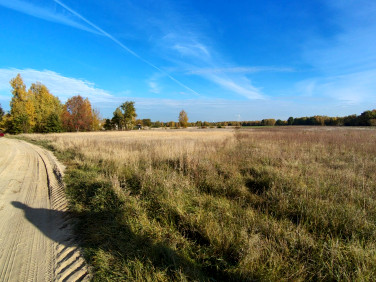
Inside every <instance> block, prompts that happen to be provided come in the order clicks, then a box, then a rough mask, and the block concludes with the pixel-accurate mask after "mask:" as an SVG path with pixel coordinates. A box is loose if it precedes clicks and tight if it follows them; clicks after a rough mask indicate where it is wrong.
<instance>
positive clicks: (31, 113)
mask: <svg viewBox="0 0 376 282" xmlns="http://www.w3.org/2000/svg"><path fill="white" fill-rule="evenodd" d="M10 85H11V87H12V94H13V97H12V100H11V102H10V113H11V115H12V123H13V125H12V133H20V132H24V133H26V132H31V131H32V129H33V127H34V125H35V108H34V103H33V102H32V100H31V99H30V97H29V95H28V92H26V85H25V84H24V82H23V80H22V77H21V75H20V74H18V75H17V76H16V77H15V78H13V79H12V80H11V81H10Z"/></svg>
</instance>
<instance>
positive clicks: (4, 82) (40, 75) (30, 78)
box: [0, 69, 114, 103]
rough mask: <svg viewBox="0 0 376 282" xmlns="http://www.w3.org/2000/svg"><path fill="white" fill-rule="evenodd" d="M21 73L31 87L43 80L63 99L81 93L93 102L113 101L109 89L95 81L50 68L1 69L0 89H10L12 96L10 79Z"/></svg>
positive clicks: (53, 92)
mask: <svg viewBox="0 0 376 282" xmlns="http://www.w3.org/2000/svg"><path fill="white" fill-rule="evenodd" d="M18 73H19V74H21V76H22V79H23V81H24V83H25V84H26V85H27V86H28V87H29V86H30V85H31V84H32V83H35V82H37V81H38V82H41V83H43V84H44V85H46V86H47V88H48V89H49V90H50V91H51V93H52V94H54V95H56V96H58V97H59V98H60V99H61V100H62V101H65V100H66V99H68V98H70V97H72V96H75V95H81V96H83V97H87V98H89V99H90V101H91V102H93V103H100V102H109V101H113V99H114V97H113V96H112V95H111V94H110V93H108V92H107V91H105V90H103V89H100V88H97V87H96V86H95V84H94V83H92V82H89V81H86V80H83V79H77V78H71V77H66V76H63V75H61V74H58V73H56V72H54V71H50V70H43V71H39V70H34V69H23V70H22V69H0V91H8V93H9V97H10V95H11V94H10V85H9V81H10V80H11V79H12V78H14V77H15V76H16V75H17V74H18Z"/></svg>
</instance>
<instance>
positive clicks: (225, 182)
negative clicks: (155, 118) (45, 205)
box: [25, 127, 376, 281]
mask: <svg viewBox="0 0 376 282" xmlns="http://www.w3.org/2000/svg"><path fill="white" fill-rule="evenodd" d="M25 136H26V137H28V138H31V139H34V140H37V141H39V142H45V141H46V140H47V141H49V142H50V143H51V144H52V145H53V146H54V148H55V149H56V150H57V151H58V152H60V156H61V157H62V158H65V160H66V161H67V163H68V165H69V167H70V169H68V171H67V178H66V181H67V184H68V194H69V196H70V199H71V203H72V210H74V211H75V212H76V213H77V214H78V215H79V216H80V218H81V219H82V220H81V225H80V228H79V232H80V233H81V237H82V239H83V242H84V244H85V247H86V250H87V254H88V257H89V259H90V261H91V263H92V264H93V266H94V268H95V270H96V278H97V279H98V280H102V279H108V280H122V279H129V280H150V281H152V280H153V281H155V280H156V281H167V280H207V281H209V280H213V279H214V280H218V281H222V280H234V281H244V280H254V279H256V280H281V279H284V280H317V279H319V280H372V279H373V278H374V277H376V246H375V243H376V226H375V223H376V175H375V171H376V145H375V144H376V130H372V129H367V130H366V129H358V128H313V127H311V128H309V127H306V128H304V127H284V128H264V129H262V128H260V129H253V130H252V129H251V130H236V131H231V130H223V129H219V130H207V131H188V130H187V131H183V130H178V131H141V132H140V131H132V132H100V133H79V134H77V133H63V134H49V135H25Z"/></svg>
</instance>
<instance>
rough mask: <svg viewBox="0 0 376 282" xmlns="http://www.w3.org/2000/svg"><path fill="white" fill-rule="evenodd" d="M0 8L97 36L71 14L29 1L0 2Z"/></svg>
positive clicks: (12, 0)
mask: <svg viewBox="0 0 376 282" xmlns="http://www.w3.org/2000/svg"><path fill="white" fill-rule="evenodd" d="M0 6H3V7H6V8H9V9H12V10H15V11H18V12H20V13H24V14H27V15H29V16H32V17H36V18H39V19H43V20H46V21H50V22H55V23H60V24H64V25H67V26H71V27H74V28H77V29H81V30H84V31H88V32H91V33H96V34H98V32H97V31H95V30H93V29H92V28H90V27H88V26H86V25H84V24H82V23H80V22H78V21H77V19H76V18H75V17H72V15H71V14H67V13H65V12H63V11H62V12H58V11H56V9H53V7H49V8H48V7H46V6H43V7H41V6H36V5H34V4H32V3H30V1H22V0H11V1H9V0H0Z"/></svg>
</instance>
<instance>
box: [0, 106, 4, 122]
mask: <svg viewBox="0 0 376 282" xmlns="http://www.w3.org/2000/svg"><path fill="white" fill-rule="evenodd" d="M3 115H4V110H3V108H2V107H1V104H0V121H2V120H3Z"/></svg>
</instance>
